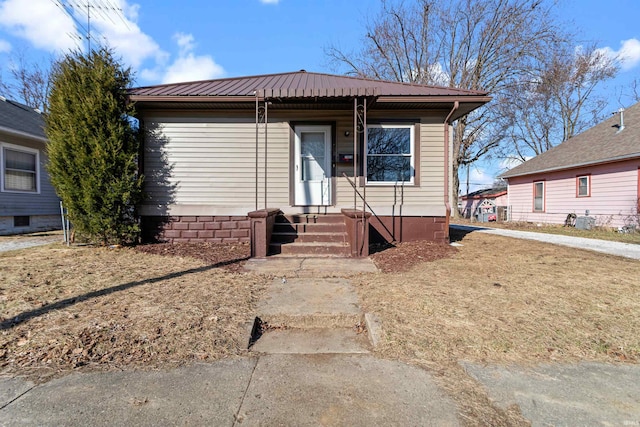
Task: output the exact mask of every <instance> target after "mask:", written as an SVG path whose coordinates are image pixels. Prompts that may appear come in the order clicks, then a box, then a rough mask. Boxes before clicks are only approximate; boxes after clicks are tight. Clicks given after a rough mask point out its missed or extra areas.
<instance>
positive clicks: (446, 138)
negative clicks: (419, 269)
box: [444, 101, 460, 238]
mask: <svg viewBox="0 0 640 427" xmlns="http://www.w3.org/2000/svg"><path fill="white" fill-rule="evenodd" d="M459 106H460V103H459V102H458V101H454V103H453V108H452V109H451V111H449V114H448V115H447V118H445V119H444V164H445V168H444V206H445V208H446V212H447V214H446V219H445V227H446V229H445V235H446V236H447V238H448V237H449V219H450V217H451V201H450V200H449V177H450V175H451V168H450V166H449V163H450V162H449V144H450V143H449V119H451V116H452V115H453V113H454V112H455V111H456V110H457V109H458V107H459Z"/></svg>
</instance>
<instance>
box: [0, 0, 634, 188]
mask: <svg viewBox="0 0 640 427" xmlns="http://www.w3.org/2000/svg"><path fill="white" fill-rule="evenodd" d="M87 2H88V3H89V5H90V8H89V10H90V12H91V30H92V33H93V35H94V36H95V37H96V38H97V39H102V40H104V39H106V40H108V41H109V44H110V45H111V46H113V47H114V48H115V49H116V51H117V52H118V53H119V54H120V55H121V56H122V58H123V60H124V62H125V63H126V64H128V65H130V66H131V67H132V68H133V69H134V70H135V71H136V76H137V80H136V84H137V85H140V86H142V85H152V84H159V83H165V82H172V81H190V80H200V79H210V78H218V77H234V76H242V75H255V74H265V73H278V72H286V71H295V70H300V69H303V68H304V69H306V70H308V71H317V72H329V73H331V72H339V71H340V70H338V69H335V68H334V67H332V66H331V64H330V63H329V61H328V60H327V57H326V56H325V54H324V51H325V49H326V48H327V46H329V45H331V44H334V45H337V46H340V47H341V48H342V49H345V50H351V49H355V48H357V45H358V43H359V41H360V40H361V39H362V36H363V34H364V32H365V25H366V22H367V17H371V16H373V15H374V14H375V12H376V11H377V10H379V8H380V1H379V0H357V1H356V0H182V1H174V0H0V68H1V70H0V71H2V74H3V77H4V78H5V79H6V78H7V70H8V68H9V67H10V66H11V58H15V56H16V54H18V53H21V52H22V53H23V54H24V56H25V57H26V58H27V59H28V60H47V59H48V58H51V57H52V55H55V54H57V53H60V52H64V51H66V50H67V49H70V48H74V47H76V48H77V47H81V48H83V49H86V40H82V39H81V38H80V37H81V35H82V34H84V33H85V30H86V27H87V25H86V19H87V13H86V5H87ZM61 4H62V5H66V6H67V8H68V10H70V9H69V8H70V7H73V8H74V10H75V16H74V17H75V21H74V19H72V18H71V17H69V16H68V15H65V14H64V13H63V12H62V6H61ZM83 5H84V7H79V6H83ZM558 14H559V15H560V17H561V18H562V19H564V20H566V21H567V23H568V25H572V26H575V28H576V31H578V32H579V33H580V37H581V39H582V40H584V41H585V42H587V41H596V42H597V46H598V47H599V48H602V49H605V50H607V51H608V52H610V53H611V54H623V55H624V56H625V58H626V60H625V62H623V67H622V70H621V72H620V75H619V77H618V78H617V79H616V80H615V81H614V82H611V83H610V84H609V85H608V86H607V87H603V88H601V90H602V91H603V93H606V94H607V97H608V98H609V100H610V108H611V110H612V111H613V110H614V109H617V108H618V107H619V106H620V103H619V98H620V93H621V91H622V90H623V88H624V87H625V86H626V85H628V84H629V82H630V81H631V80H633V79H634V78H639V77H640V25H638V23H637V20H638V17H640V1H639V0H610V1H604V0H560V5H559V6H558ZM80 26H82V27H84V28H80ZM621 101H622V105H623V106H628V105H629V103H630V100H629V99H628V98H622V100H621ZM500 167H501V165H500V162H499V161H497V160H495V161H489V162H482V163H479V164H478V165H476V166H475V167H472V170H471V177H470V181H471V182H472V183H474V184H478V185H486V184H487V183H491V182H492V181H493V177H494V176H495V175H496V174H497V173H498V172H499V171H500ZM465 180H466V174H465V176H464V177H462V176H461V181H462V182H465ZM475 187H477V186H475V185H474V186H473V188H475ZM473 188H472V190H473Z"/></svg>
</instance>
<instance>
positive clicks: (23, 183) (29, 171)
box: [1, 144, 40, 193]
mask: <svg viewBox="0 0 640 427" xmlns="http://www.w3.org/2000/svg"><path fill="white" fill-rule="evenodd" d="M39 160H40V159H39V153H38V150H33V149H30V148H26V147H20V146H14V145H9V144H3V145H2V165H1V166H2V191H12V192H20V193H37V192H38V191H39V188H38V164H39Z"/></svg>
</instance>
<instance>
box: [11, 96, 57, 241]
mask: <svg viewBox="0 0 640 427" xmlns="http://www.w3.org/2000/svg"><path fill="white" fill-rule="evenodd" d="M46 143H47V138H46V137H45V134H44V119H43V117H42V114H41V113H40V112H39V111H37V110H34V109H33V108H30V107H27V106H26V105H23V104H20V103H18V102H15V101H11V100H8V99H6V98H4V97H0V235H8V234H20V233H31V232H35V231H44V230H52V229H56V228H60V226H61V219H60V199H59V198H58V197H57V196H56V193H55V191H54V189H53V187H52V186H51V182H50V181H49V176H48V175H47V171H46V169H45V164H46V162H47V154H46V151H45V145H46Z"/></svg>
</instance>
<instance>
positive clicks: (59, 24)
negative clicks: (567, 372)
mask: <svg viewBox="0 0 640 427" xmlns="http://www.w3.org/2000/svg"><path fill="white" fill-rule="evenodd" d="M268 1H269V2H271V3H274V0H268ZM275 3H277V1H276V2H275ZM62 4H63V3H62V2H57V1H51V0H29V1H25V0H4V1H3V0H0V27H1V28H4V29H6V30H7V31H8V32H10V33H11V34H12V35H14V36H16V37H20V38H22V39H25V40H26V41H27V42H29V43H30V44H31V45H33V46H34V47H36V48H38V49H42V50H45V51H47V52H52V53H61V52H65V51H68V50H69V49H81V50H85V49H86V32H87V26H86V24H83V23H86V22H87V8H86V7H84V8H83V7H74V8H71V7H69V6H70V5H75V4H80V3H78V2H66V3H64V4H66V5H67V7H66V8H65V6H62ZM110 4H112V5H113V6H114V7H110V8H106V7H104V6H103V5H104V3H102V2H100V1H97V0H92V1H90V5H91V7H90V8H89V9H88V10H89V12H90V13H91V28H90V29H91V41H92V47H94V46H97V45H99V44H100V45H107V46H109V47H111V48H113V49H114V51H115V53H116V55H117V56H119V57H121V58H122V60H123V62H124V64H126V65H127V66H131V67H132V68H133V69H134V70H137V71H138V73H139V76H141V77H142V78H143V79H144V80H146V81H148V82H150V83H152V84H155V83H157V82H159V81H163V82H175V81H189V80H201V79H211V78H215V77H220V76H222V75H223V74H224V69H223V68H222V67H221V66H220V65H219V64H217V63H216V62H215V61H214V60H213V58H212V57H211V56H210V55H196V54H195V53H194V51H195V48H196V43H195V39H194V37H193V35H191V34H184V33H177V34H176V35H175V36H174V40H175V42H176V44H177V47H178V53H177V57H176V58H175V60H173V62H172V61H171V55H170V54H169V52H167V51H165V50H164V49H162V48H161V47H160V46H159V45H158V43H157V42H156V41H155V40H154V39H153V38H152V37H151V36H149V35H148V34H146V33H144V32H143V31H142V30H141V28H140V27H139V26H138V24H137V21H138V18H139V13H140V5H138V4H136V3H133V2H131V0H111V2H110ZM68 13H71V14H73V17H72V16H70V15H69V14H68ZM93 43H95V45H94V44H93ZM10 49H11V45H10V44H9V43H8V42H5V41H4V40H0V52H4V51H9V50H10Z"/></svg>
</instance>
